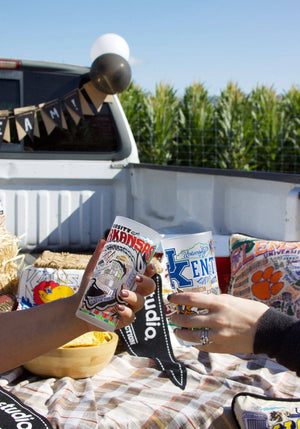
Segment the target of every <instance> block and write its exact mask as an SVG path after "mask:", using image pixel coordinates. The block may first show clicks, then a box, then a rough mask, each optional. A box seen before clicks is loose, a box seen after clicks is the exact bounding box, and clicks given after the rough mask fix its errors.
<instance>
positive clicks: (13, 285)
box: [0, 225, 24, 296]
mask: <svg viewBox="0 0 300 429" xmlns="http://www.w3.org/2000/svg"><path fill="white" fill-rule="evenodd" d="M19 251H20V249H19V239H18V237H16V236H14V235H12V234H11V233H10V232H9V231H7V229H6V228H5V227H4V226H3V225H1V226H0V293H9V294H12V295H15V296H16V295H17V291H18V284H19V278H18V271H19V269H20V266H21V264H22V261H23V259H24V257H23V256H22V255H19Z"/></svg>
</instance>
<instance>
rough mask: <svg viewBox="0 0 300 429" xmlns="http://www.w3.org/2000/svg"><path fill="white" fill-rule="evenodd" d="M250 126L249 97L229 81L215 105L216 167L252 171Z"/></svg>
mask: <svg viewBox="0 0 300 429" xmlns="http://www.w3.org/2000/svg"><path fill="white" fill-rule="evenodd" d="M249 127H250V124H249V106H248V98H247V96H246V95H245V94H244V93H243V92H242V91H241V90H240V89H239V87H238V86H237V84H236V83H234V82H229V83H228V85H227V87H226V88H225V90H223V91H222V92H221V95H220V97H219V98H218V100H217V102H216V105H215V130H216V132H215V157H216V165H215V166H216V167H219V168H231V169H238V170H250V169H253V165H252V164H253V162H252V161H253V154H252V152H253V145H252V144H251V141H249V139H248V130H249Z"/></svg>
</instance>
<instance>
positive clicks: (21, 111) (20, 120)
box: [14, 106, 35, 141]
mask: <svg viewBox="0 0 300 429" xmlns="http://www.w3.org/2000/svg"><path fill="white" fill-rule="evenodd" d="M14 114H15V118H16V128H17V133H18V139H19V140H22V139H23V138H24V137H25V136H26V135H28V137H30V139H31V141H33V136H34V126H35V107H34V106H32V107H21V108H18V109H14Z"/></svg>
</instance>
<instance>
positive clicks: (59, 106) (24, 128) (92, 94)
mask: <svg viewBox="0 0 300 429" xmlns="http://www.w3.org/2000/svg"><path fill="white" fill-rule="evenodd" d="M84 91H85V93H86V94H87V96H88V98H89V99H90V101H91V103H92V104H93V106H94V108H95V109H96V111H97V113H99V112H100V109H101V106H102V104H103V102H104V100H105V101H106V102H112V96H111V95H107V94H104V93H103V92H101V91H99V90H98V89H97V88H96V87H95V86H94V85H93V83H92V82H91V81H90V82H87V83H86V84H84V85H83V86H82V88H80V89H78V88H76V89H74V90H73V91H71V92H70V93H68V94H66V95H65V96H64V97H63V98H62V99H56V100H52V101H49V102H47V103H41V104H39V105H38V106H26V107H19V108H15V109H13V115H10V112H9V110H0V146H1V144H2V143H3V141H6V142H8V143H10V142H11V135H10V122H9V120H10V119H14V120H15V125H16V129H17V134H18V140H19V141H21V140H22V139H23V138H24V137H25V136H26V135H27V136H28V137H29V138H30V139H31V140H32V141H33V139H34V137H40V130H39V124H38V119H37V112H38V111H40V113H41V117H42V120H43V123H44V125H45V128H46V132H47V134H48V135H49V134H50V133H51V132H52V131H53V130H54V128H56V127H59V128H60V129H61V130H63V129H65V130H66V129H68V126H67V122H66V119H65V116H64V113H63V106H64V107H65V108H66V110H67V112H68V113H69V114H70V116H71V118H72V119H73V121H74V122H75V124H76V125H78V123H79V121H80V119H81V118H83V116H84V115H90V116H94V115H95V113H94V112H93V110H92V109H91V107H90V105H89V103H88V101H87V99H86V97H85V95H84Z"/></svg>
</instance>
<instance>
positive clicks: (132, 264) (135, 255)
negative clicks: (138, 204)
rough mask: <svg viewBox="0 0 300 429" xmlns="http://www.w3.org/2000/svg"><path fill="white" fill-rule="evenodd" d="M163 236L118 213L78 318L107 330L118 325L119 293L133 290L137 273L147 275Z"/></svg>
mask: <svg viewBox="0 0 300 429" xmlns="http://www.w3.org/2000/svg"><path fill="white" fill-rule="evenodd" d="M160 239H161V236H160V234H158V233H157V232H156V231H154V230H152V229H151V228H149V227H147V226H145V225H142V224H141V223H138V222H136V221H134V220H132V219H128V218H126V217H122V216H117V217H116V219H115V221H114V223H113V225H112V228H111V230H110V232H109V234H108V237H107V241H106V243H105V245H104V247H103V250H102V252H101V255H100V257H99V260H98V262H97V264H96V267H95V270H94V274H93V276H92V278H91V279H90V282H89V285H88V287H87V290H86V293H85V295H84V296H83V299H82V300H81V303H80V305H79V307H78V309H77V312H76V315H77V317H79V318H81V319H84V320H86V321H88V322H90V323H93V324H94V325H96V326H98V327H100V328H102V329H104V330H106V331H111V332H112V331H114V330H115V329H116V326H117V324H118V319H119V314H118V311H117V305H118V304H125V303H124V301H123V300H122V299H121V296H120V292H121V291H122V290H123V289H128V290H134V289H135V278H136V275H137V274H144V272H145V270H146V267H147V265H148V264H149V262H150V261H151V259H152V257H153V255H154V253H155V250H156V248H157V246H158V244H159V243H160Z"/></svg>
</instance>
